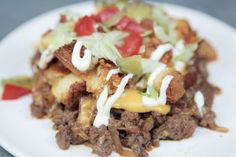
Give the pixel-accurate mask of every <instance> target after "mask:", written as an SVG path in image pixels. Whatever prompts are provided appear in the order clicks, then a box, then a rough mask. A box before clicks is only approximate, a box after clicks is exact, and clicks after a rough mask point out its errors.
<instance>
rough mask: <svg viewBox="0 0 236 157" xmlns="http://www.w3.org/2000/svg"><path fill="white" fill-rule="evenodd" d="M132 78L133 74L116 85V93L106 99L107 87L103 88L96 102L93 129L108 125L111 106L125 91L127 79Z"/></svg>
mask: <svg viewBox="0 0 236 157" xmlns="http://www.w3.org/2000/svg"><path fill="white" fill-rule="evenodd" d="M132 77H133V74H131V73H129V74H128V75H126V76H125V77H124V78H123V79H122V80H121V83H120V84H119V85H118V87H117V89H116V92H115V93H114V94H113V95H112V96H110V97H109V98H108V87H107V86H105V88H104V89H103V91H102V93H101V95H100V96H99V98H98V101H97V104H96V106H97V115H96V117H95V120H94V122H93V125H94V126H95V127H100V126H101V125H108V123H109V118H110V110H111V108H112V105H113V104H114V103H115V101H116V100H117V99H118V98H119V97H120V96H121V95H122V93H123V92H124V90H125V86H126V85H127V83H128V81H129V79H131V78H132Z"/></svg>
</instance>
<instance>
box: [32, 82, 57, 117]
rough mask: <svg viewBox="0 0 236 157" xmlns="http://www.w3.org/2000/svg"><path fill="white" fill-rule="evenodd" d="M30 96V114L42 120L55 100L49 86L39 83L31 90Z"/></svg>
mask: <svg viewBox="0 0 236 157" xmlns="http://www.w3.org/2000/svg"><path fill="white" fill-rule="evenodd" d="M32 95H33V102H32V104H31V113H32V115H33V116H35V117H37V118H42V117H44V116H45V115H46V114H47V113H48V111H49V109H50V108H51V107H52V106H53V104H54V103H55V98H54V96H53V95H52V93H51V86H50V85H49V84H48V83H45V82H43V83H39V84H38V85H37V86H36V87H35V88H34V89H33V92H32Z"/></svg>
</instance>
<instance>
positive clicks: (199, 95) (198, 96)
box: [194, 91, 205, 115]
mask: <svg viewBox="0 0 236 157" xmlns="http://www.w3.org/2000/svg"><path fill="white" fill-rule="evenodd" d="M194 102H195V104H196V105H197V107H198V110H199V112H200V114H201V115H203V106H204V104H205V99H204V96H203V94H202V92H200V91H197V92H196V93H195V95H194Z"/></svg>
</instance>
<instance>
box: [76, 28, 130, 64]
mask: <svg viewBox="0 0 236 157" xmlns="http://www.w3.org/2000/svg"><path fill="white" fill-rule="evenodd" d="M127 35H128V34H127V33H126V32H122V31H112V32H108V33H93V34H92V35H90V36H84V37H79V38H77V40H78V41H80V42H82V43H83V44H84V45H85V46H86V47H87V48H88V49H90V50H91V52H92V54H93V56H95V57H97V58H105V59H107V60H110V61H112V62H113V63H114V64H117V60H118V59H119V58H121V55H120V53H119V51H118V50H117V48H116V47H115V44H116V43H117V42H119V41H120V40H122V39H123V38H125V37H126V36H127Z"/></svg>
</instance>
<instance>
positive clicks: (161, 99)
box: [142, 75, 173, 107]
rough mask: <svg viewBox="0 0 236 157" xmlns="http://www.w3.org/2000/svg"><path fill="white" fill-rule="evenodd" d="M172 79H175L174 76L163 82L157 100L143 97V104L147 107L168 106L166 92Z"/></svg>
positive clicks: (167, 77) (169, 76) (168, 76)
mask: <svg viewBox="0 0 236 157" xmlns="http://www.w3.org/2000/svg"><path fill="white" fill-rule="evenodd" d="M172 79H173V76H171V75H167V76H166V77H165V78H164V79H163V80H162V83H161V88H160V96H159V97H158V98H157V99H154V98H151V97H147V96H143V97H142V101H143V104H144V105H145V106H149V107H152V106H159V105H164V104H166V101H167V95H166V91H167V88H168V87H169V84H170V82H171V80H172Z"/></svg>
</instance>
